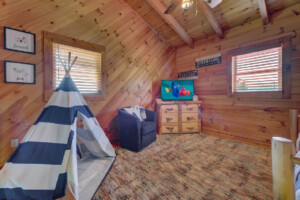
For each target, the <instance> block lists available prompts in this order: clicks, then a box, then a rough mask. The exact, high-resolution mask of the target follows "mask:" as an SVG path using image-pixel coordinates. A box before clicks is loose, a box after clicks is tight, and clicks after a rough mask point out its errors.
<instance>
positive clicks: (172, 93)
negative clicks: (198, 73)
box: [161, 80, 194, 101]
mask: <svg viewBox="0 0 300 200" xmlns="http://www.w3.org/2000/svg"><path fill="white" fill-rule="evenodd" d="M193 96H194V80H162V81H161V99H162V100H164V101H172V100H173V101H175V100H176V101H178V100H183V101H189V100H193Z"/></svg>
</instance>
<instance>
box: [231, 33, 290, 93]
mask: <svg viewBox="0 0 300 200" xmlns="http://www.w3.org/2000/svg"><path fill="white" fill-rule="evenodd" d="M278 46H282V91H278V92H276V91H269V92H268V91H261V92H234V93H233V92H232V78H233V77H232V57H233V56H237V55H241V54H246V53H252V52H256V51H261V50H266V49H270V48H274V47H278ZM226 57H227V58H226V59H227V61H226V62H227V64H226V66H228V81H227V82H228V97H230V98H244V99H288V98H291V58H292V37H291V36H286V37H280V38H277V39H273V40H268V41H265V42H260V43H256V44H252V45H247V46H245V47H240V48H236V49H232V50H230V51H228V52H227V54H226Z"/></svg>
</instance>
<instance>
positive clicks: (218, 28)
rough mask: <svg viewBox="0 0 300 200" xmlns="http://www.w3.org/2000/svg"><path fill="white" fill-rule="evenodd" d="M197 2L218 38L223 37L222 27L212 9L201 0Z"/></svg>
mask: <svg viewBox="0 0 300 200" xmlns="http://www.w3.org/2000/svg"><path fill="white" fill-rule="evenodd" d="M198 4H199V6H200V8H201V10H202V12H203V14H204V15H205V16H206V18H207V20H208V21H209V23H210V25H211V26H212V27H213V29H214V30H215V32H216V33H217V34H218V35H219V37H220V38H224V32H223V29H222V27H221V25H220V23H219V21H218V19H217V17H216V15H215V13H214V12H213V10H212V9H211V8H210V7H209V6H208V5H207V4H206V3H205V2H204V1H203V0H198Z"/></svg>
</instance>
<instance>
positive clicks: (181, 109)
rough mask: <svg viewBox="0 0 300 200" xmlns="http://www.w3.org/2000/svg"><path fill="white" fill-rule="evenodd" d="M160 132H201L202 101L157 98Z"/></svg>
mask: <svg viewBox="0 0 300 200" xmlns="http://www.w3.org/2000/svg"><path fill="white" fill-rule="evenodd" d="M156 109H157V113H158V129H159V131H158V133H159V134H161V133H179V134H181V133H200V132H201V101H162V100H161V99H156Z"/></svg>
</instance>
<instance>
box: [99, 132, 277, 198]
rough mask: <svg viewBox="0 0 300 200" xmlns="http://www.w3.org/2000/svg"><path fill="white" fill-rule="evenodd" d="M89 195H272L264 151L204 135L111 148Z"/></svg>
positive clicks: (164, 137) (268, 157)
mask: <svg viewBox="0 0 300 200" xmlns="http://www.w3.org/2000/svg"><path fill="white" fill-rule="evenodd" d="M116 151H117V153H118V156H117V160H116V162H115V165H114V166H113V168H112V170H111V171H110V173H109V174H108V176H107V178H106V179H105V181H104V182H103V184H102V186H101V187H100V188H99V190H98V192H97V193H96V195H95V197H94V199H97V200H98V199H103V200H106V199H122V200H123V199H143V200H144V199H169V200H173V199H174V200H175V199H203V200H204V199H205V200H208V199H212V200H213V199H216V200H219V199H220V200H225V199H243V200H244V199H272V175H271V155H270V150H268V149H263V148H259V147H256V146H250V145H247V144H243V143H239V142H235V141H231V140H226V139H220V138H217V137H214V136H209V135H204V134H183V135H159V136H158V138H157V141H156V142H154V143H152V144H151V145H150V146H149V147H147V148H146V149H144V150H143V151H141V152H140V153H134V152H130V151H128V150H125V149H122V148H117V149H116Z"/></svg>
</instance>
